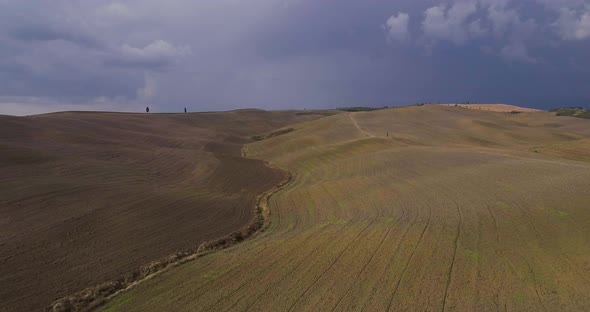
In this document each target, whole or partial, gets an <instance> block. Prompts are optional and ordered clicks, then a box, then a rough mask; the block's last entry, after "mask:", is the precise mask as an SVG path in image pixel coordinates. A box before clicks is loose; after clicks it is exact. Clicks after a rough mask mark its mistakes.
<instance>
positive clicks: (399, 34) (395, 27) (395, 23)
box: [385, 12, 410, 41]
mask: <svg viewBox="0 0 590 312" xmlns="http://www.w3.org/2000/svg"><path fill="white" fill-rule="evenodd" d="M409 21H410V16H409V15H408V14H407V13H403V12H400V13H398V14H397V15H392V16H390V17H389V19H387V21H386V22H385V28H386V29H387V35H388V38H389V39H392V40H400V41H402V40H405V39H406V38H407V37H408V23H409Z"/></svg>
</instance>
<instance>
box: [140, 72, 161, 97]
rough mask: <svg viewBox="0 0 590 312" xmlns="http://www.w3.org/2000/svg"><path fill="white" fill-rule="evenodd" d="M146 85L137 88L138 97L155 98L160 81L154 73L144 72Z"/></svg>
mask: <svg viewBox="0 0 590 312" xmlns="http://www.w3.org/2000/svg"><path fill="white" fill-rule="evenodd" d="M144 81H145V82H144V86H143V88H141V89H138V90H137V97H138V99H140V100H144V101H146V100H149V99H151V98H153V97H154V96H155V95H156V93H157V91H158V81H157V79H156V77H155V76H154V75H153V74H150V73H145V74H144Z"/></svg>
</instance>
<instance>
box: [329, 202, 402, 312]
mask: <svg viewBox="0 0 590 312" xmlns="http://www.w3.org/2000/svg"><path fill="white" fill-rule="evenodd" d="M405 213H406V211H405V210H404V209H403V207H402V215H401V216H400V217H399V218H398V219H397V220H396V221H395V222H394V223H393V224H392V225H391V226H390V227H389V229H388V230H387V233H385V235H384V236H383V238H382V239H381V242H379V246H377V248H376V249H375V251H374V252H373V253H372V254H371V258H369V261H367V263H365V265H364V266H363V268H362V269H361V271H360V272H359V273H358V274H357V276H356V278H355V280H358V278H359V277H360V276H361V275H362V274H363V273H364V272H365V270H366V269H367V267H368V266H369V264H370V263H371V262H372V261H373V258H375V255H376V254H377V252H378V251H379V250H380V249H381V247H383V243H385V241H386V240H387V237H389V233H391V230H393V228H394V227H395V226H396V225H397V223H398V222H399V221H400V220H401V219H402V218H403V217H404V215H405ZM351 289H352V285H351V286H350V287H348V289H347V290H346V292H345V293H344V295H342V296H341V297H340V299H338V301H337V302H336V305H335V306H334V308H333V309H332V312H334V311H335V310H336V309H337V308H338V306H339V305H340V303H341V302H342V300H343V299H344V298H345V297H346V295H348V294H349V293H350V290H351Z"/></svg>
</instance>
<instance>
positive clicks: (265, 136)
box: [252, 128, 295, 141]
mask: <svg viewBox="0 0 590 312" xmlns="http://www.w3.org/2000/svg"><path fill="white" fill-rule="evenodd" d="M293 131H295V129H293V128H287V129H279V130H276V131H273V132H269V133H266V134H259V135H255V136H253V137H252V140H254V141H262V140H265V139H269V138H272V137H276V136H279V135H282V134H286V133H289V132H293Z"/></svg>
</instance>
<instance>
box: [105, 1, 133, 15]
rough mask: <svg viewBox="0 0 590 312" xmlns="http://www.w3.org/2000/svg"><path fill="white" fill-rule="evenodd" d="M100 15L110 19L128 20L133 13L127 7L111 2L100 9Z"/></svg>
mask: <svg viewBox="0 0 590 312" xmlns="http://www.w3.org/2000/svg"><path fill="white" fill-rule="evenodd" d="M101 13H103V14H104V15H107V16H111V17H117V18H129V17H133V13H131V10H130V9H129V7H127V6H126V5H125V4H123V3H119V2H113V3H110V4H108V5H106V6H104V7H102V8H101Z"/></svg>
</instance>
